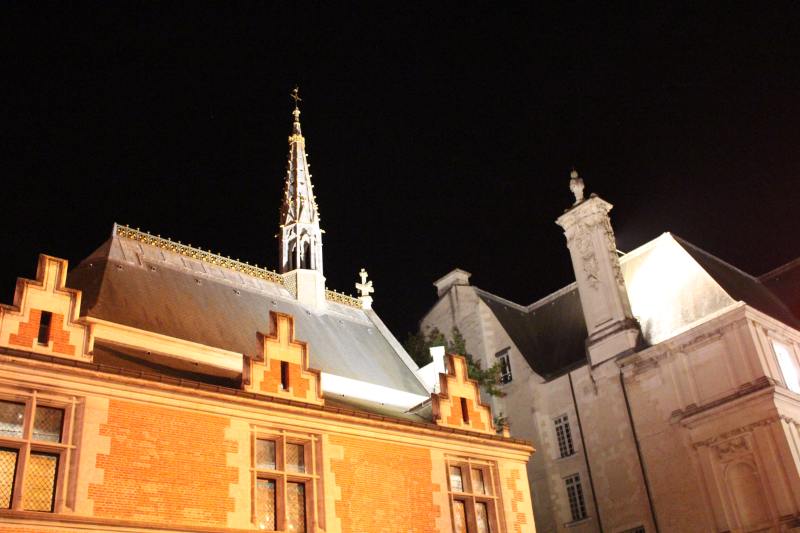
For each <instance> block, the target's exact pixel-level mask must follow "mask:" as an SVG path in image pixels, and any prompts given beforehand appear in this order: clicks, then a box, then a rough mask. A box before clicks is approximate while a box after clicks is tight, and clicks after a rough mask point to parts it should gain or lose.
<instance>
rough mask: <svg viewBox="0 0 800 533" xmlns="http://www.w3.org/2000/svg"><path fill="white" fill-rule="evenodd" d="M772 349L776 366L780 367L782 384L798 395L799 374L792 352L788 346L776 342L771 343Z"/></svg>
mask: <svg viewBox="0 0 800 533" xmlns="http://www.w3.org/2000/svg"><path fill="white" fill-rule="evenodd" d="M772 348H773V350H775V356H776V357H777V358H778V366H780V367H781V374H783V382H784V383H785V384H786V388H787V389H789V390H790V391H792V392H797V393H800V372H798V368H797V359H796V358H795V356H794V353H793V350H792V349H791V347H789V346H788V345H786V344H783V343H780V342H778V341H772Z"/></svg>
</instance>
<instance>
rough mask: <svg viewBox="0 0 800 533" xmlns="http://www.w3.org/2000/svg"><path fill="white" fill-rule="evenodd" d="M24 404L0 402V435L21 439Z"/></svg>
mask: <svg viewBox="0 0 800 533" xmlns="http://www.w3.org/2000/svg"><path fill="white" fill-rule="evenodd" d="M24 418H25V404H24V403H16V402H4V401H0V435H2V436H4V437H15V438H18V439H21V438H22V427H23V419H24Z"/></svg>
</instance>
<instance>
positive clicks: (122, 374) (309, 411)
mask: <svg viewBox="0 0 800 533" xmlns="http://www.w3.org/2000/svg"><path fill="white" fill-rule="evenodd" d="M3 365H12V366H14V367H17V368H16V369H14V370H13V372H15V374H16V375H20V376H21V375H24V374H23V373H21V372H20V370H24V369H29V370H31V371H34V370H35V371H36V372H37V373H41V372H44V373H46V374H50V375H52V377H54V378H58V379H59V381H60V382H62V381H63V380H64V376H65V375H72V376H74V378H75V379H76V380H77V381H80V382H87V381H88V382H94V383H95V384H98V383H99V382H98V381H97V379H98V377H102V384H103V386H104V389H105V388H108V385H110V384H112V383H113V384H116V385H118V386H119V387H122V388H125V387H134V388H136V389H137V390H140V391H141V390H142V389H144V390H146V391H147V392H148V393H149V394H155V393H157V394H158V395H159V396H170V397H173V396H174V397H182V398H183V397H185V398H187V399H188V400H189V401H191V402H192V403H193V404H196V405H199V404H200V403H211V404H214V405H224V406H226V408H231V407H235V408H242V409H254V408H255V409H263V408H264V407H267V406H268V407H269V411H270V412H275V413H278V412H285V413H293V414H294V415H295V416H301V417H311V418H313V419H317V420H321V419H324V420H327V421H329V422H333V421H337V420H338V421H341V422H343V423H347V424H358V425H360V426H365V427H371V428H374V429H375V431H391V432H392V433H398V434H404V433H415V434H417V435H420V436H425V435H427V436H429V437H431V438H434V439H437V438H438V439H441V438H447V439H453V440H455V441H462V442H472V443H474V444H475V445H483V446H490V447H497V446H498V445H499V446H502V447H503V448H506V449H507V451H508V452H509V453H515V454H518V453H523V454H530V453H532V452H533V451H534V450H533V447H532V445H531V443H529V442H528V441H525V440H521V439H515V438H510V437H503V436H500V435H489V434H482V433H477V432H474V431H468V430H462V429H458V428H449V427H441V426H437V425H436V424H433V423H430V422H421V421H420V422H417V421H413V420H407V419H401V418H393V417H390V416H385V415H379V414H374V413H368V412H364V411H356V410H352V409H346V408H340V407H333V406H317V405H310V404H306V403H304V402H299V401H295V400H289V399H283V398H273V397H268V396H264V395H261V394H254V393H250V392H246V391H242V390H239V389H232V388H227V387H222V386H218V385H210V384H206V383H200V382H196V381H191V380H185V379H179V378H172V377H169V376H163V375H158V374H149V373H146V372H141V371H132V370H127V369H123V368H117V367H112V366H108V365H100V364H95V363H85V362H81V361H71V360H64V361H62V360H59V358H57V357H51V356H43V355H38V354H34V353H30V352H25V351H21V350H11V349H7V348H0V369H1V368H2V366H3ZM20 367H22V368H20ZM15 381H18V382H19V383H20V384H21V383H22V380H21V379H19V380H15ZM30 381H33V380H30ZM27 386H33V385H27ZM108 390H109V391H110V389H108Z"/></svg>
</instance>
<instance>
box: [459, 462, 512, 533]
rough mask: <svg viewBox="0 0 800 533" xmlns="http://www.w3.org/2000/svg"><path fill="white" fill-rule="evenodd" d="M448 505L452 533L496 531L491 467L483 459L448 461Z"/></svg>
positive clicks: (486, 532)
mask: <svg viewBox="0 0 800 533" xmlns="http://www.w3.org/2000/svg"><path fill="white" fill-rule="evenodd" d="M447 472H448V475H449V480H450V482H449V485H448V486H449V489H450V490H449V495H450V506H451V510H452V512H453V532H454V533H492V532H495V531H497V530H498V529H497V514H496V513H497V506H498V505H499V503H498V501H497V496H495V491H494V489H493V487H494V479H495V469H494V467H493V466H492V465H491V464H489V463H486V462H482V461H476V460H471V459H463V458H458V459H454V460H451V461H448V464H447Z"/></svg>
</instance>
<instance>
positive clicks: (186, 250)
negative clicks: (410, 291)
mask: <svg viewBox="0 0 800 533" xmlns="http://www.w3.org/2000/svg"><path fill="white" fill-rule="evenodd" d="M115 237H122V238H125V239H130V240H134V241H139V242H141V243H143V244H147V245H149V246H155V247H156V248H161V249H163V250H167V251H170V252H174V253H176V254H178V255H182V256H184V257H188V258H190V259H194V260H196V261H201V262H203V263H208V264H210V265H214V266H216V267H220V268H226V269H228V270H232V271H234V272H238V273H240V274H244V275H246V276H250V277H253V278H257V279H263V280H265V281H270V282H272V283H276V284H278V285H281V286H283V287H286V282H285V278H284V276H283V275H282V274H279V273H278V272H275V271H273V270H269V269H267V268H264V267H260V266H258V265H251V264H250V263H248V262H247V261H244V262H242V261H240V260H238V259H231V258H230V256H228V257H225V256H223V255H221V254H216V253H214V252H212V251H210V250H208V251H206V250H203V249H201V248H195V247H193V246H192V245H190V244H183V243H182V242H180V241H177V242H175V241H173V240H171V239H168V238H166V237H162V236H161V235H153V234H151V233H148V232H147V231H142V230H141V229H139V228H131V227H130V226H125V225H123V224H118V223H114V228H113V231H112V238H115ZM325 299H326V300H327V301H329V302H334V303H338V304H341V305H345V306H348V307H355V308H359V309H360V308H361V301H360V300H359V299H358V298H356V297H354V296H351V295H349V294H345V293H343V292H339V291H336V290H334V289H330V288H328V287H325Z"/></svg>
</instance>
